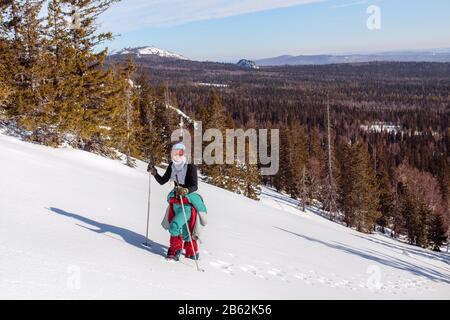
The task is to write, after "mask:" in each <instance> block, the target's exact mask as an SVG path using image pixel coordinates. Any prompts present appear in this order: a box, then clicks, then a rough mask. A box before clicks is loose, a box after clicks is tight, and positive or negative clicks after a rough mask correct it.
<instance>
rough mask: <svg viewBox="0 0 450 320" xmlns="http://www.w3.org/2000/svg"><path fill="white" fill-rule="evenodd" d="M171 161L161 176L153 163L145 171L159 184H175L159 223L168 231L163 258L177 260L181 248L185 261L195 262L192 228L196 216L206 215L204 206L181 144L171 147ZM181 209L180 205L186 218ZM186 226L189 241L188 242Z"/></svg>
mask: <svg viewBox="0 0 450 320" xmlns="http://www.w3.org/2000/svg"><path fill="white" fill-rule="evenodd" d="M171 160H172V161H171V162H170V163H169V166H168V167H167V170H166V172H165V173H164V175H163V176H160V175H159V174H158V171H157V170H156V168H155V167H154V165H153V164H151V163H150V164H149V166H148V171H149V172H150V173H151V174H152V175H153V176H154V177H155V179H156V181H158V183H159V184H160V185H163V184H165V183H167V182H168V181H173V182H175V188H174V189H173V190H172V191H171V192H170V193H169V195H168V197H167V201H168V203H169V207H168V210H167V212H166V216H165V218H164V220H163V224H162V225H163V227H165V228H166V229H168V231H169V232H170V248H169V250H168V252H167V258H168V259H174V260H176V261H178V260H179V257H180V255H181V252H182V249H183V247H184V249H185V256H186V258H190V259H198V258H199V253H198V246H197V241H196V240H197V239H198V237H196V235H195V232H194V231H195V230H194V229H195V227H196V220H197V216H198V213H199V212H202V213H203V212H204V213H206V207H205V205H204V203H203V199H202V197H201V196H200V195H199V194H197V193H195V192H196V191H197V190H198V177H197V167H196V166H195V165H194V164H190V163H187V157H186V146H185V145H184V144H183V143H177V144H175V145H174V146H173V147H172V151H171ZM180 196H181V199H182V202H181V200H180ZM182 206H184V212H185V213H186V218H185V216H184V212H183V207H182ZM186 219H187V225H186ZM188 227H189V231H190V234H191V235H192V238H193V239H190V236H189V232H188V229H187V228H188ZM183 240H184V246H183ZM191 240H192V241H191Z"/></svg>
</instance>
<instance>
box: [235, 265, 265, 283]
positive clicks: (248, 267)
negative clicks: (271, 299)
mask: <svg viewBox="0 0 450 320" xmlns="http://www.w3.org/2000/svg"><path fill="white" fill-rule="evenodd" d="M240 269H241V270H242V271H244V272H247V273H250V274H252V275H254V276H256V277H258V278H261V279H264V280H268V278H266V277H265V276H264V275H262V274H260V273H259V270H258V269H257V268H256V267H255V266H252V265H250V264H248V265H246V266H241V267H240Z"/></svg>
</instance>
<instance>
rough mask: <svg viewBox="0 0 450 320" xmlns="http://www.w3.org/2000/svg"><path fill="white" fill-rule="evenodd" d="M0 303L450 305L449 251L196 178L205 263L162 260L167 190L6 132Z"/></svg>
mask: <svg viewBox="0 0 450 320" xmlns="http://www.w3.org/2000/svg"><path fill="white" fill-rule="evenodd" d="M0 176H1V179H0V298H57V299H66V298H75V299H80V298H86V299H90V298H94V299H95V298H126V299H127V298H137V299H175V298H179V299H219V298H223V299H266V298H269V299H283V298H285V299H302V298H306V299H314V298H331V299H352V298H357V299H372V298H375V299H422V298H424V299H428V298H437V299H449V298H450V265H449V255H448V254H446V253H434V252H431V251H428V250H423V249H420V248H417V247H412V246H409V245H407V244H404V243H401V242H398V241H395V240H392V239H390V238H388V237H384V236H382V235H365V234H361V233H358V232H356V231H354V230H350V229H348V228H345V227H343V226H341V225H339V224H336V223H333V222H330V221H328V220H326V219H325V218H323V217H321V216H320V215H318V214H314V213H312V212H309V211H308V212H306V213H304V212H300V211H298V210H297V209H296V208H295V203H291V202H290V201H289V200H288V199H287V198H286V197H283V196H282V195H280V194H277V193H276V192H273V191H271V190H269V189H264V194H263V199H262V201H261V202H257V201H253V200H250V199H247V198H244V197H241V196H238V195H235V194H233V193H230V192H227V191H224V190H221V189H218V188H216V187H213V186H210V185H207V184H203V183H200V193H201V194H202V195H203V196H204V198H205V201H206V204H207V206H208V208H209V213H208V215H209V226H208V227H207V228H206V229H205V233H204V239H203V240H204V241H203V243H202V244H201V245H200V246H201V260H200V264H201V266H202V267H203V268H205V269H206V272H204V273H202V272H198V271H196V270H195V267H194V265H195V264H194V262H193V261H191V260H184V259H182V260H181V261H180V262H179V263H172V262H167V261H166V260H165V259H164V255H165V250H166V248H167V244H168V234H167V232H166V231H164V230H163V229H162V227H161V226H160V222H161V220H162V216H163V212H164V210H165V207H166V202H165V199H166V194H167V193H168V192H169V190H170V188H171V186H170V185H165V186H163V187H161V186H159V185H157V184H156V183H155V182H154V180H152V185H151V188H152V197H151V218H150V232H149V234H150V241H151V243H152V244H153V246H152V248H151V249H150V250H149V249H146V248H145V247H143V246H142V245H141V243H142V242H144V241H145V224H146V212H147V192H148V179H149V178H148V175H147V174H146V172H145V164H144V163H139V166H138V168H137V169H131V168H128V167H126V166H124V165H122V164H121V163H119V162H117V161H113V160H109V159H105V158H102V157H99V156H96V155H93V154H90V153H86V152H83V151H79V150H73V149H70V148H63V149H52V148H47V147H43V146H39V145H35V144H30V143H25V142H22V141H20V140H19V139H18V138H14V137H10V136H6V135H2V134H0Z"/></svg>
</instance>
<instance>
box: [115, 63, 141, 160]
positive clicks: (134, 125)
mask: <svg viewBox="0 0 450 320" xmlns="http://www.w3.org/2000/svg"><path fill="white" fill-rule="evenodd" d="M135 70H136V67H135V65H134V63H133V61H132V58H131V56H129V57H128V60H127V62H126V63H125V64H123V65H120V66H118V67H117V68H116V70H115V77H114V81H115V85H116V87H117V89H116V90H115V94H114V95H113V96H112V97H113V98H112V101H111V102H110V104H113V105H114V107H113V108H112V110H111V111H112V112H111V114H112V119H111V127H110V133H109V138H110V139H111V140H112V142H113V146H114V147H115V148H117V149H118V150H119V151H120V152H122V153H123V154H125V157H126V159H125V161H126V164H127V165H128V166H130V167H133V166H134V165H135V161H134V160H133V158H132V157H135V156H138V155H139V152H138V149H139V146H138V141H136V140H135V138H136V137H137V136H136V134H135V132H137V131H139V132H140V131H142V130H141V128H140V126H141V122H140V119H139V110H138V108H136V104H137V101H138V88H137V87H136V85H135V83H134V73H135Z"/></svg>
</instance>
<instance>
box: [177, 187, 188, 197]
mask: <svg viewBox="0 0 450 320" xmlns="http://www.w3.org/2000/svg"><path fill="white" fill-rule="evenodd" d="M175 191H176V193H177V195H179V196H182V197H184V196H185V195H187V194H188V193H189V189H188V188H183V187H177V188H176V189H175Z"/></svg>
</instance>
